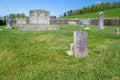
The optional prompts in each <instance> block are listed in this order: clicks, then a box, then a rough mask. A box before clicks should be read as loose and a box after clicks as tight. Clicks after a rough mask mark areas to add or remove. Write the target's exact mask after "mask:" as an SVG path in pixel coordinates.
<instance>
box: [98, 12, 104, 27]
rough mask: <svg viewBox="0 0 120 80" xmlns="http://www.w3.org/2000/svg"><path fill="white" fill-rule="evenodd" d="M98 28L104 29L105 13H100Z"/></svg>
mask: <svg viewBox="0 0 120 80" xmlns="http://www.w3.org/2000/svg"><path fill="white" fill-rule="evenodd" d="M97 28H99V29H104V13H103V12H100V13H99V17H98V25H97Z"/></svg>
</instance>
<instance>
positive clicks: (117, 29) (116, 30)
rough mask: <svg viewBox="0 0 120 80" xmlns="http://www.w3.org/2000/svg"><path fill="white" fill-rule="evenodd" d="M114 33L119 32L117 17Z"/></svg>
mask: <svg viewBox="0 0 120 80" xmlns="http://www.w3.org/2000/svg"><path fill="white" fill-rule="evenodd" d="M115 32H116V34H119V28H118V17H117V18H116V29H115Z"/></svg>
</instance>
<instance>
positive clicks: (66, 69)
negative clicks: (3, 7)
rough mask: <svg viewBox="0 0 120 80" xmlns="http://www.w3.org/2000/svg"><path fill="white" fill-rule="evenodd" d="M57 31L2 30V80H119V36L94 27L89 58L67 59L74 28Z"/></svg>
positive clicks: (64, 27)
mask: <svg viewBox="0 0 120 80" xmlns="http://www.w3.org/2000/svg"><path fill="white" fill-rule="evenodd" d="M60 26H61V27H60V30H58V31H52V30H51V31H19V30H17V29H12V30H11V29H4V27H0V28H2V29H3V30H0V80H120V62H119V61H120V35H115V33H114V32H115V27H110V26H109V27H105V29H103V30H99V29H96V28H95V26H91V27H90V28H91V29H90V30H85V31H86V32H88V51H89V53H88V56H87V57H86V58H82V59H75V58H74V56H68V55H67V54H66V51H68V50H69V45H70V43H73V32H74V31H76V30H84V27H80V26H75V25H60Z"/></svg>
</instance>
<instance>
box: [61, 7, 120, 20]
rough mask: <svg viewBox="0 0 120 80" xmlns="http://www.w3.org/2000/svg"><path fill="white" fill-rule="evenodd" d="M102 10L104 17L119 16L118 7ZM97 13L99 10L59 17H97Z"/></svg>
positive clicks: (119, 10)
mask: <svg viewBox="0 0 120 80" xmlns="http://www.w3.org/2000/svg"><path fill="white" fill-rule="evenodd" d="M103 12H104V16H105V18H114V17H117V16H118V17H119V18H120V8H117V9H110V10H104V11H103ZM98 14H99V12H93V13H88V14H81V15H75V16H66V17H61V18H66V19H75V18H78V19H80V18H98Z"/></svg>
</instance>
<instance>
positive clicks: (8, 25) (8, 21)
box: [6, 20, 12, 28]
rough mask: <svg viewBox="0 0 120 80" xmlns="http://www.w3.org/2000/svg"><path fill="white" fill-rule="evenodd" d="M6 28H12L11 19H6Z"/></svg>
mask: <svg viewBox="0 0 120 80" xmlns="http://www.w3.org/2000/svg"><path fill="white" fill-rule="evenodd" d="M6 28H12V20H7V21H6Z"/></svg>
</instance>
